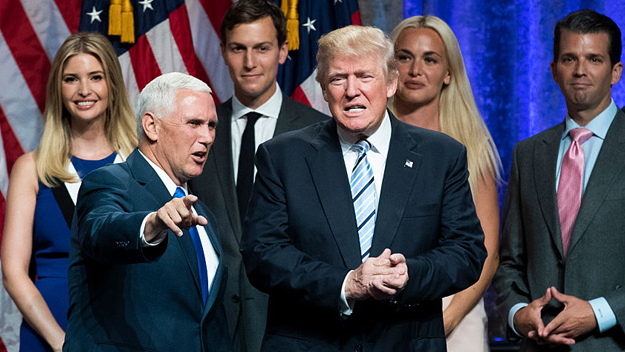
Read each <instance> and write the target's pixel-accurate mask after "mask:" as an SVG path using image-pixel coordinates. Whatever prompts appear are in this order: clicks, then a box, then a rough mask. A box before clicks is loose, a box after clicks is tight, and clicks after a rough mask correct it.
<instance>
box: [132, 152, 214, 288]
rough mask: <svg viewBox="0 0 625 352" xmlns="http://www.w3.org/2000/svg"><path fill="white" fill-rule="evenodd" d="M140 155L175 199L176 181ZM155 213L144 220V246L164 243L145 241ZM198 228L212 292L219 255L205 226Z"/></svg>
mask: <svg viewBox="0 0 625 352" xmlns="http://www.w3.org/2000/svg"><path fill="white" fill-rule="evenodd" d="M140 154H141V156H142V157H144V158H145V160H147V162H148V164H150V166H151V167H152V169H154V171H155V172H156V174H157V175H158V177H159V178H160V179H161V181H162V182H163V184H164V185H165V187H166V188H167V191H168V192H169V194H170V195H171V197H172V198H173V197H174V192H176V188H177V187H178V186H177V185H176V183H174V181H173V180H172V179H171V178H170V177H169V175H167V173H166V172H165V171H164V170H163V169H161V168H160V167H158V165H156V164H154V163H153V162H152V161H151V160H150V159H148V158H147V157H146V156H145V155H144V154H143V153H141V152H140ZM180 187H181V188H182V189H183V190H184V193H185V194H188V190H187V184H186V183H185V184H184V185H182V186H180ZM191 210H192V211H193V214H195V215H197V212H196V211H195V207H191ZM155 213H156V212H153V213H150V214H148V215H147V216H146V217H145V218H144V219H143V222H142V223H141V229H140V235H139V236H140V237H141V241H142V243H143V245H144V246H156V245H158V244H160V243H161V242H163V239H164V238H159V239H157V240H155V241H153V242H150V243H148V242H147V241H146V240H145V235H144V229H145V223H146V221H147V219H148V217H149V216H150V215H152V214H155ZM196 228H197V232H198V235H199V236H200V242H202V249H203V250H204V259H205V260H206V274H207V275H206V277H207V278H208V291H209V292H210V288H211V286H212V284H213V279H215V273H216V272H217V267H218V266H219V257H218V256H217V253H216V252H215V248H213V244H212V243H211V241H210V239H209V238H208V234H207V233H206V229H204V226H200V225H197V226H196Z"/></svg>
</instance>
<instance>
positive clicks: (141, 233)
mask: <svg viewBox="0 0 625 352" xmlns="http://www.w3.org/2000/svg"><path fill="white" fill-rule="evenodd" d="M152 214H156V212H152V213H149V214H148V215H146V217H144V218H143V221H142V222H141V228H140V229H139V238H141V247H154V246H158V245H159V244H161V242H163V240H164V239H165V237H160V238H155V239H154V241H152V242H148V241H146V240H145V233H144V230H145V223H146V222H147V221H148V217H149V216H150V215H152Z"/></svg>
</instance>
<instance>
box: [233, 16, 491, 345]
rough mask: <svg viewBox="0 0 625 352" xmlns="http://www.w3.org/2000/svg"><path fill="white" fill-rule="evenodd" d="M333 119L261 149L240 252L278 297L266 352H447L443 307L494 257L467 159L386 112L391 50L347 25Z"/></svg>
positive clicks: (326, 42)
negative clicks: (488, 247) (488, 257)
mask: <svg viewBox="0 0 625 352" xmlns="http://www.w3.org/2000/svg"><path fill="white" fill-rule="evenodd" d="M317 62H318V63H319V66H318V75H317V80H318V81H319V83H320V84H321V87H322V90H323V95H324V98H325V99H326V101H327V102H328V106H329V108H330V111H331V112H332V116H333V118H332V119H331V120H329V121H327V122H320V123H317V124H315V125H312V126H309V127H307V128H304V129H301V130H299V131H295V132H291V133H288V134H284V135H281V136H278V137H276V138H274V139H272V140H271V141H268V142H266V143H264V144H262V145H261V146H260V147H259V149H258V155H257V158H256V166H257V168H258V174H257V177H256V184H255V185H254V192H253V194H252V198H251V201H250V205H249V210H248V215H247V217H246V221H245V232H244V234H243V240H242V242H241V247H242V248H241V250H242V254H243V259H244V261H245V266H246V269H247V272H248V275H249V278H250V281H251V282H252V284H254V285H255V286H256V287H258V288H259V289H260V290H261V291H263V292H267V293H268V294H269V314H268V322H267V332H266V334H265V339H264V342H263V347H262V350H263V351H319V352H321V351H324V352H325V351H380V352H382V351H441V352H442V351H445V350H446V343H445V331H444V328H443V317H442V309H441V304H442V303H441V298H442V297H443V296H446V295H449V294H452V293H455V292H458V291H460V290H462V289H464V288H466V287H468V286H470V285H472V284H473V283H475V282H476V281H477V279H478V278H479V275H480V272H481V269H482V265H483V263H484V259H485V257H486V251H485V249H484V245H483V240H484V236H483V233H482V230H481V227H480V224H479V221H478V219H477V216H476V214H475V208H474V205H473V200H472V197H471V191H470V189H469V183H468V171H467V168H466V162H467V161H466V149H465V148H464V147H463V146H462V145H461V144H460V143H458V142H456V141H454V140H453V139H452V138H450V137H448V136H445V135H443V134H441V133H437V132H432V131H428V130H424V129H421V128H418V127H414V126H410V125H407V124H404V123H402V122H400V121H398V120H397V119H395V118H394V117H393V116H392V114H390V113H389V112H388V110H387V109H386V104H387V99H388V98H390V97H391V96H392V95H393V94H394V93H395V89H396V86H397V69H396V67H395V59H394V51H393V44H392V42H391V41H390V40H389V39H388V37H386V36H385V35H384V33H382V31H380V30H379V29H375V28H373V27H360V26H348V27H344V28H341V29H338V30H335V31H333V32H330V33H329V34H327V35H326V36H324V37H322V38H321V39H320V40H319V53H318V55H317Z"/></svg>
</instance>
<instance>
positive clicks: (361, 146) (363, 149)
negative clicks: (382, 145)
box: [352, 139, 371, 155]
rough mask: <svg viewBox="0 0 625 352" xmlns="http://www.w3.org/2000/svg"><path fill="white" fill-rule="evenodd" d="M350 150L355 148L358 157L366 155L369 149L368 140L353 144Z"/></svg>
mask: <svg viewBox="0 0 625 352" xmlns="http://www.w3.org/2000/svg"><path fill="white" fill-rule="evenodd" d="M352 148H355V149H356V150H357V151H358V155H362V154H367V152H368V151H369V149H371V144H369V141H368V140H366V139H363V140H360V141H358V142H357V143H354V145H353V146H352Z"/></svg>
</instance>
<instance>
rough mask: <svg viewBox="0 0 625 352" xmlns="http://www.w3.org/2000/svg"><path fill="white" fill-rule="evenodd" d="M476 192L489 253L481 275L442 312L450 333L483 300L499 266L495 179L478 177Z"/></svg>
mask: <svg viewBox="0 0 625 352" xmlns="http://www.w3.org/2000/svg"><path fill="white" fill-rule="evenodd" d="M474 194H475V199H474V202H475V210H476V212H477V217H478V218H479V219H480V224H481V225H482V230H483V231H484V246H485V247H486V251H487V252H488V257H487V258H486V261H485V262H484V268H483V269H482V274H481V275H480V279H479V280H478V281H477V282H476V283H475V284H474V285H473V286H471V287H469V288H467V289H466V290H464V291H461V292H458V293H457V294H455V295H454V297H453V299H452V300H451V302H450V303H449V306H447V308H446V309H445V311H444V312H443V321H444V323H445V335H447V336H449V335H450V334H451V333H452V332H453V331H454V329H455V328H456V326H458V324H459V323H460V321H462V319H464V317H465V315H467V314H468V313H469V312H470V311H471V310H472V309H473V307H475V305H476V304H477V303H478V302H479V301H480V299H481V298H482V295H483V294H484V291H486V289H488V286H489V285H490V282H491V280H492V279H493V276H494V275H495V271H497V266H499V250H498V247H499V202H498V198H497V184H496V182H495V179H494V178H492V177H489V178H487V179H485V178H483V177H479V178H478V181H477V192H474Z"/></svg>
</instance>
